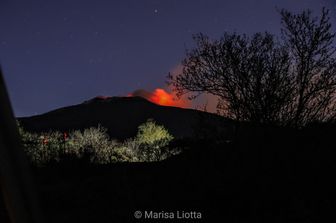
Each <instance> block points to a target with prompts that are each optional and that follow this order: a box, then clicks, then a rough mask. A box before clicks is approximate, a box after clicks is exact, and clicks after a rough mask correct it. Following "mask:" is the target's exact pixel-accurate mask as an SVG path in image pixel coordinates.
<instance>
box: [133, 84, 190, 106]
mask: <svg viewBox="0 0 336 223" xmlns="http://www.w3.org/2000/svg"><path fill="white" fill-rule="evenodd" d="M128 96H131V97H132V96H133V97H134V96H139V97H143V98H145V99H147V100H149V101H151V102H153V103H155V104H158V105H164V106H174V107H181V108H187V107H189V105H190V103H189V101H188V100H184V99H180V100H178V99H177V98H176V97H175V95H174V94H172V93H169V92H167V91H166V90H164V89H162V88H156V89H155V90H154V91H152V92H150V91H146V90H143V89H139V90H136V91H134V92H133V93H131V94H129V95H128Z"/></svg>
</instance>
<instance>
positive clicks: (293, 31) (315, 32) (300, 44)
mask: <svg viewBox="0 0 336 223" xmlns="http://www.w3.org/2000/svg"><path fill="white" fill-rule="evenodd" d="M280 14H281V16H282V19H281V23H282V25H283V28H282V37H283V40H284V45H285V46H286V47H287V48H288V49H289V50H290V55H291V64H292V72H294V76H295V83H294V86H295V88H294V91H295V92H294V98H293V106H294V112H295V116H294V117H293V119H292V122H293V124H294V125H296V126H302V125H305V124H306V123H309V122H313V121H329V120H331V119H334V118H335V114H336V101H335V97H336V60H335V51H336V48H335V45H334V43H333V40H334V38H335V33H333V32H332V30H331V23H330V18H329V16H328V14H329V11H328V10H326V9H324V8H323V9H322V13H321V16H320V18H317V17H312V12H311V11H309V10H307V11H304V12H302V13H301V14H298V15H295V14H292V13H290V12H288V11H286V10H282V11H281V12H280Z"/></svg>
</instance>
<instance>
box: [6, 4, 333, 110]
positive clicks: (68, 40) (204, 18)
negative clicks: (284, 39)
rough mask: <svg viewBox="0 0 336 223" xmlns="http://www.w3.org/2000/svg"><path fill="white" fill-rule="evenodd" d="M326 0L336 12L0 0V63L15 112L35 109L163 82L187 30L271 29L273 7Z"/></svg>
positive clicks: (274, 28) (186, 44) (187, 44)
mask: <svg viewBox="0 0 336 223" xmlns="http://www.w3.org/2000/svg"><path fill="white" fill-rule="evenodd" d="M323 6H326V7H327V8H329V9H331V10H332V11H331V16H333V15H335V11H334V10H336V1H335V0H321V1H319V0H296V1H293V0H281V1H280V0H232V1H225V0H222V1H219V0H217V1H215V0H202V1H200V0H192V1H183V0H166V1H160V0H155V1H154V0H152V1H150V0H142V1H140V0H134V1H130V0H123V1H115V0H113V1H112V0H109V1H102V0H92V1H88V0H57V1H51V0H50V1H49V0H35V1H34V0H0V27H1V31H0V63H1V65H2V68H3V71H4V74H5V80H6V82H7V87H8V90H9V93H10V97H11V100H12V105H13V107H14V111H15V114H16V115H17V116H27V115H33V114H39V113H42V112H47V111H49V110H51V109H55V108H58V107H62V106H67V105H72V104H76V103H80V102H82V101H84V100H86V99H88V98H91V97H94V96H96V95H116V96H118V95H120V96H121V95H126V94H127V93H130V92H133V91H134V90H136V89H147V90H153V89H155V88H157V87H164V86H165V80H166V75H167V73H168V72H169V71H172V70H174V69H175V68H176V67H177V66H178V65H179V63H180V61H181V60H182V59H183V57H184V55H185V49H186V48H191V47H192V46H193V41H192V38H191V37H192V34H195V33H198V32H203V33H205V34H207V35H209V36H210V37H212V38H218V37H220V36H221V35H222V34H223V32H225V31H237V32H240V33H248V34H251V33H254V32H258V31H266V30H267V31H270V32H272V33H275V34H276V33H279V30H280V20H279V15H278V13H277V11H276V9H275V7H278V8H286V9H288V10H291V11H300V10H303V9H307V8H310V9H312V10H313V11H314V12H316V13H319V12H320V10H321V7H323ZM334 24H336V23H334ZM334 30H335V28H334Z"/></svg>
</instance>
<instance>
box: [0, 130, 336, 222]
mask: <svg viewBox="0 0 336 223" xmlns="http://www.w3.org/2000/svg"><path fill="white" fill-rule="evenodd" d="M335 133H336V129H335V127H328V128H326V127H323V128H322V127H321V128H320V127H318V128H317V127H314V128H313V129H308V130H304V131H293V130H288V129H273V128H272V129H268V128H244V130H240V131H239V132H238V134H237V137H236V138H234V140H233V141H231V142H225V143H221V144H213V143H212V142H211V141H202V142H197V143H196V144H194V145H193V146H192V149H190V150H189V151H186V152H185V153H183V154H182V155H179V156H175V157H173V158H171V159H169V160H166V161H164V162H159V163H129V164H127V163H120V164H114V165H106V166H94V165H90V164H87V163H86V162H85V161H83V160H82V161H78V160H77V161H74V160H72V161H70V160H68V161H63V162H61V163H56V164H50V165H49V166H46V167H41V168H34V171H33V172H34V175H35V177H36V181H37V186H38V191H39V192H40V198H41V203H42V208H43V210H44V212H45V215H46V216H47V222H51V223H53V222H57V223H59V222H62V223H63V222H64V223H66V222H72V223H73V222H162V221H163V220H155V221H154V220H153V219H152V220H151V219H144V217H143V218H142V219H141V220H137V219H135V218H134V212H135V211H137V210H139V211H142V212H143V213H144V212H145V211H148V212H149V211H157V212H161V211H164V212H173V213H176V211H180V212H182V211H184V212H190V211H196V212H201V214H202V219H173V220H169V219H168V220H165V221H164V222H186V223H187V222H193V223H194V222H334V221H335V219H336V217H335V213H336V212H335V210H336V199H335V198H336V180H335V178H336V174H335V173H336V162H335V160H336V139H335V136H336V134H335ZM2 210H3V208H2ZM1 222H3V221H1Z"/></svg>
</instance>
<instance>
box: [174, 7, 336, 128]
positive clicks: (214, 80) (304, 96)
mask: <svg viewBox="0 0 336 223" xmlns="http://www.w3.org/2000/svg"><path fill="white" fill-rule="evenodd" d="M280 13H281V15H282V24H283V29H282V34H283V35H282V37H283V38H282V41H278V40H277V39H276V38H275V37H274V36H273V35H271V34H269V33H257V34H255V35H253V36H252V37H247V36H246V35H239V34H236V33H233V34H229V33H225V34H224V36H223V37H222V38H221V39H220V40H210V39H209V38H208V37H207V36H205V35H203V34H198V35H195V36H194V40H195V41H196V44H197V47H196V48H194V49H192V50H191V51H187V55H186V58H185V59H184V60H183V61H182V65H183V71H182V73H180V74H177V75H175V76H172V75H170V74H169V75H168V83H169V84H170V85H172V86H173V88H174V90H175V91H176V92H177V95H178V96H182V95H184V94H189V95H190V98H191V99H192V98H195V97H197V96H198V95H199V94H202V93H209V94H213V95H215V96H218V97H219V103H218V107H219V108H221V110H222V111H223V113H224V115H225V116H227V117H231V118H234V119H237V120H246V121H253V122H259V123H273V124H279V125H295V126H301V125H304V124H306V123H308V122H311V121H326V120H329V119H331V118H333V117H335V104H334V103H333V100H334V99H335V92H336V90H335V87H336V80H335V77H336V75H335V71H336V70H335V69H336V68H335V64H336V63H335V58H334V57H333V54H334V51H335V48H334V46H333V45H332V40H333V38H334V34H332V33H331V30H330V28H331V25H330V22H329V18H328V11H327V10H324V9H323V11H322V16H321V18H320V20H318V19H317V18H312V16H311V12H310V11H304V12H302V13H301V14H298V15H294V14H292V13H290V12H288V11H285V10H282V11H281V12H280ZM190 93H191V94H190Z"/></svg>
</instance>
